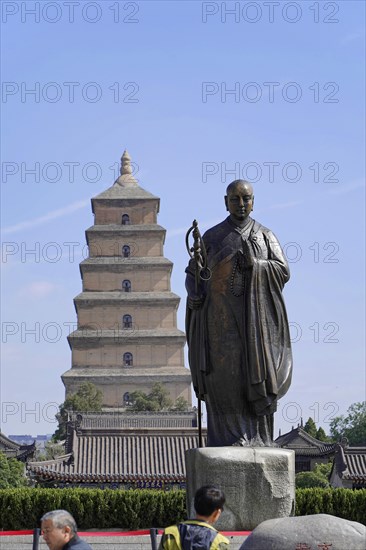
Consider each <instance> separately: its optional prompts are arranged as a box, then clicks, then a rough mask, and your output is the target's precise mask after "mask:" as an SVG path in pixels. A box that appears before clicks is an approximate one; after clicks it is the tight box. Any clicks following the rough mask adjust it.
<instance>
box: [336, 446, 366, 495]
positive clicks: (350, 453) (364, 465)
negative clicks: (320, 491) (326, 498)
mask: <svg viewBox="0 0 366 550" xmlns="http://www.w3.org/2000/svg"><path fill="white" fill-rule="evenodd" d="M329 482H330V484H331V485H332V486H333V487H343V488H345V489H366V447H349V446H348V440H347V439H346V438H342V439H341V441H340V443H337V444H336V447H335V456H334V462H333V467H332V471H331V474H330V481H329Z"/></svg>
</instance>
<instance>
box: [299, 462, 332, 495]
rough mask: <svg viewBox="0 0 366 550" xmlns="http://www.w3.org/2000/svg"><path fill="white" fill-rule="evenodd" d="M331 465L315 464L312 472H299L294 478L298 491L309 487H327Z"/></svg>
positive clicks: (329, 463)
mask: <svg viewBox="0 0 366 550" xmlns="http://www.w3.org/2000/svg"><path fill="white" fill-rule="evenodd" d="M331 470H332V463H331V462H328V463H322V464H315V467H314V470H313V471H312V472H300V473H298V474H296V476H295V484H296V487H297V488H298V489H306V488H311V487H323V488H326V487H329V476H330V472H331Z"/></svg>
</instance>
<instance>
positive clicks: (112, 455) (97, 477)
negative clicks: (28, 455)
mask: <svg viewBox="0 0 366 550" xmlns="http://www.w3.org/2000/svg"><path fill="white" fill-rule="evenodd" d="M205 436H206V433H204V437H205ZM195 447H198V433H197V417H196V413H195V412H194V411H191V412H183V413H178V412H177V413H171V412H160V413H148V412H145V413H133V414H132V413H131V414H128V413H118V412H115V413H107V412H105V413H95V414H91V413H73V414H72V415H71V420H70V421H69V423H68V427H67V439H66V448H65V451H66V454H65V455H64V456H60V457H57V458H56V459H54V460H47V461H43V462H30V463H28V465H27V469H28V475H29V476H30V477H31V478H33V479H36V480H37V481H39V482H42V483H43V484H46V485H47V484H48V485H50V486H53V487H54V486H57V487H68V486H69V487H70V486H72V487H75V486H76V487H99V488H123V489H138V488H147V489H164V490H167V489H174V488H184V487H185V483H186V471H185V456H184V455H185V451H186V450H187V449H192V448H195Z"/></svg>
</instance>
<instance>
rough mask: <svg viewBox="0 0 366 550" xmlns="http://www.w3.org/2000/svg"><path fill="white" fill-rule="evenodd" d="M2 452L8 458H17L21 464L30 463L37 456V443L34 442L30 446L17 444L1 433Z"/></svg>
mask: <svg viewBox="0 0 366 550" xmlns="http://www.w3.org/2000/svg"><path fill="white" fill-rule="evenodd" d="M0 452H1V453H3V454H4V455H5V456H6V458H16V459H17V460H20V461H21V462H28V461H29V460H32V459H33V458H34V456H35V454H36V443H35V441H32V443H30V444H22V443H17V442H16V441H13V440H12V439H10V438H9V437H6V435H5V434H3V433H2V432H0Z"/></svg>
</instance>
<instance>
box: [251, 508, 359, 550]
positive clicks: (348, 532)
mask: <svg viewBox="0 0 366 550" xmlns="http://www.w3.org/2000/svg"><path fill="white" fill-rule="evenodd" d="M240 550H366V527H365V526H364V525H362V524H361V523H357V522H356V521H348V520H346V519H342V518H338V517H336V516H331V515H328V514H316V515H312V516H299V517H295V518H278V519H270V520H268V521H264V522H263V523H261V524H260V525H259V526H258V527H257V528H256V529H254V531H253V532H252V534H251V535H250V536H249V537H248V538H247V539H246V540H245V542H244V543H243V544H242V545H241V547H240Z"/></svg>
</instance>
